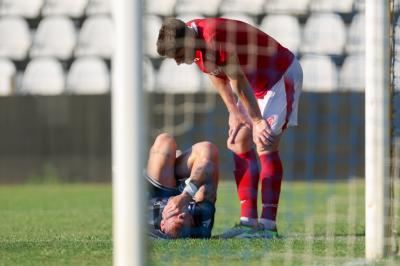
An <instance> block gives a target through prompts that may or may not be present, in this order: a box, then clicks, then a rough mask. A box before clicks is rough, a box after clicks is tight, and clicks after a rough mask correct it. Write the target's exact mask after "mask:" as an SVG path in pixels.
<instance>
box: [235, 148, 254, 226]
mask: <svg viewBox="0 0 400 266" xmlns="http://www.w3.org/2000/svg"><path fill="white" fill-rule="evenodd" d="M233 157H234V162H235V171H234V173H235V180H236V185H237V189H238V195H239V200H240V203H241V205H240V220H241V222H242V223H245V224H246V222H248V223H251V221H250V220H251V219H257V192H258V180H259V169H258V163H257V156H256V153H255V151H254V149H251V150H250V151H248V152H246V153H243V154H234V156H233Z"/></svg>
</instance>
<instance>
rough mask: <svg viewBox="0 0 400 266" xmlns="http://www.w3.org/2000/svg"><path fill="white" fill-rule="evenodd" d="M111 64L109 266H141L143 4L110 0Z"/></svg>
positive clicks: (143, 236)
mask: <svg viewBox="0 0 400 266" xmlns="http://www.w3.org/2000/svg"><path fill="white" fill-rule="evenodd" d="M112 3H113V21H114V26H115V36H114V41H115V42H114V51H115V52H114V56H113V60H112V100H111V105H112V108H111V110H112V116H111V119H112V168H113V170H112V171H113V178H112V180H113V181H112V186H113V263H114V265H118V266H122V265H123V266H128V265H144V264H145V263H146V259H145V258H146V252H145V247H146V245H147V243H146V238H145V232H144V231H145V230H143V229H144V228H146V227H145V224H144V223H145V221H144V219H145V217H144V215H143V213H144V207H143V206H144V205H143V204H145V201H144V200H143V199H144V193H145V191H146V189H144V188H145V187H144V180H143V178H141V177H142V169H143V166H144V163H143V161H144V158H143V155H144V154H145V153H144V147H145V142H146V141H145V138H144V127H145V123H144V122H145V116H144V113H145V112H144V103H143V90H142V39H143V38H142V28H143V27H142V6H141V5H142V1H141V0H115V1H112Z"/></svg>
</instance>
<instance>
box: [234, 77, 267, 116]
mask: <svg viewBox="0 0 400 266" xmlns="http://www.w3.org/2000/svg"><path fill="white" fill-rule="evenodd" d="M234 84H235V85H236V86H235V87H236V93H237V95H238V97H239V99H240V101H241V102H242V103H243V105H244V106H245V107H246V109H247V112H248V113H249V116H250V118H251V120H252V121H253V123H257V122H258V121H260V120H261V119H262V115H261V112H260V108H259V107H258V103H257V99H256V97H255V96H254V93H253V91H252V89H251V86H250V84H249V82H248V81H247V79H246V78H244V77H243V78H239V79H238V80H237V81H236V82H234Z"/></svg>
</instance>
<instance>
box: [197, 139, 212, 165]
mask: <svg viewBox="0 0 400 266" xmlns="http://www.w3.org/2000/svg"><path fill="white" fill-rule="evenodd" d="M192 152H193V153H195V155H196V157H197V158H198V159H203V160H210V161H212V162H215V161H217V160H218V148H217V146H215V145H214V144H213V143H211V142H209V141H203V142H199V143H197V144H195V145H194V146H193V148H192Z"/></svg>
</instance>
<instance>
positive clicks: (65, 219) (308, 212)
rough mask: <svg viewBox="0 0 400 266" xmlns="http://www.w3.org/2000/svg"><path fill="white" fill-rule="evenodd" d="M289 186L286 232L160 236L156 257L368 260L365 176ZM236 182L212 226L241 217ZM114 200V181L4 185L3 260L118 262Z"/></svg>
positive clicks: (249, 261) (226, 187)
mask: <svg viewBox="0 0 400 266" xmlns="http://www.w3.org/2000/svg"><path fill="white" fill-rule="evenodd" d="M282 188H283V189H282V194H281V204H280V209H279V217H278V219H279V220H278V225H279V231H280V234H281V235H282V239H277V240H265V239H257V240H238V239H234V240H216V239H212V240H176V241H165V240H159V241H153V242H150V244H149V246H150V247H151V251H150V252H149V262H150V263H149V264H150V265H191V266H192V265H344V264H347V265H365V261H364V260H363V256H364V186H363V182H362V181H360V180H359V181H346V182H339V183H324V182H309V183H307V182H286V183H284V184H283V187H282ZM235 190H236V189H235V186H234V184H233V182H221V184H220V187H219V194H218V201H217V214H216V220H215V225H214V230H213V234H219V233H222V232H223V231H224V230H226V229H228V228H230V227H231V226H233V225H234V223H235V222H237V221H238V213H239V211H238V207H239V203H238V200H237V196H236V191H235ZM111 206H112V203H111V186H110V185H80V184H74V185H61V184H60V185H18V186H4V185H3V186H1V187H0V265H111V264H112V233H111V228H112V210H111ZM397 212H399V210H397ZM398 215H400V213H398ZM368 265H400V259H399V257H394V258H388V259H386V260H380V261H376V262H374V263H372V264H368Z"/></svg>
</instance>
